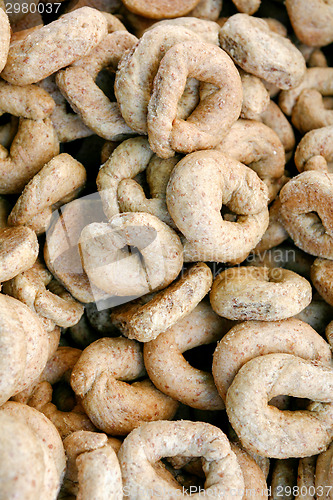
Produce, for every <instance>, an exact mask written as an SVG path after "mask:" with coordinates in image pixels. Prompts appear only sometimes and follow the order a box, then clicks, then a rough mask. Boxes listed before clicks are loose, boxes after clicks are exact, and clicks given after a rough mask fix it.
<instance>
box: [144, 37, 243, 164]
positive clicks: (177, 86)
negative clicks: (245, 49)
mask: <svg viewBox="0 0 333 500" xmlns="http://www.w3.org/2000/svg"><path fill="white" fill-rule="evenodd" d="M198 54H200V55H198ZM188 77H190V78H196V79H197V80H199V81H201V82H206V83H210V84H213V85H215V86H216V87H217V89H216V90H215V91H214V92H213V93H211V94H209V95H208V96H207V97H204V98H203V99H202V100H200V103H199V105H198V106H197V107H196V108H195V110H194V111H193V113H192V114H191V115H190V116H189V117H188V118H187V119H186V120H181V119H178V118H176V115H177V104H178V101H179V100H180V98H181V96H182V94H183V92H184V89H185V85H186V80H187V78H188ZM166 102H167V103H168V104H167V106H166V104H165V103H166ZM241 105H242V85H241V80H240V77H239V73H238V71H237V69H236V68H235V66H234V64H233V62H232V60H231V59H230V58H229V56H228V55H227V54H226V53H225V52H224V51H223V50H221V49H220V48H219V47H217V46H215V45H211V44H206V43H204V42H201V41H187V42H182V43H177V44H175V45H174V46H173V47H171V48H170V49H169V50H168V51H167V53H166V54H165V56H164V57H163V59H162V61H161V62H160V66H159V69H158V71H157V74H156V76H155V79H154V86H153V91H152V95H151V98H150V101H149V105H148V120H147V124H148V139H149V143H150V147H151V149H152V150H153V151H154V152H155V153H156V154H157V155H158V156H160V157H161V158H170V157H171V156H173V155H174V154H175V151H176V152H179V153H191V152H193V151H197V150H199V149H210V148H212V147H215V146H216V145H217V144H218V143H219V142H220V140H221V139H222V137H223V136H225V135H226V133H227V132H228V131H229V129H230V127H231V125H232V124H233V123H234V122H235V121H236V120H237V118H238V117H239V114H240V111H241Z"/></svg>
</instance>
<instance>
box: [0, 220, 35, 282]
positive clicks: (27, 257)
mask: <svg viewBox="0 0 333 500" xmlns="http://www.w3.org/2000/svg"><path fill="white" fill-rule="evenodd" d="M38 251H39V245H38V240H37V237H36V234H35V233H34V232H33V231H32V229H30V228H28V227H15V228H14V227H7V228H6V227H5V228H0V283H1V282H2V281H8V280H10V279H12V278H14V277H15V276H17V275H18V274H20V273H22V272H23V271H27V270H28V269H29V268H30V267H31V266H32V265H33V264H34V263H35V261H36V259H37V256H38Z"/></svg>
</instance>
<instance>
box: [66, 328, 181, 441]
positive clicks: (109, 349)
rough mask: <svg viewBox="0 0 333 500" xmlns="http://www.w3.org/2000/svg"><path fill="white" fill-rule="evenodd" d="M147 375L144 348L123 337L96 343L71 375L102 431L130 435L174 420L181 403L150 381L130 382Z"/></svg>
mask: <svg viewBox="0 0 333 500" xmlns="http://www.w3.org/2000/svg"><path fill="white" fill-rule="evenodd" d="M144 373H145V369H144V364H143V357H142V353H141V351H140V346H139V344H138V343H137V342H135V341H134V340H129V339H125V338H123V337H115V338H104V339H99V340H97V341H96V342H93V343H92V344H90V346H88V347H87V348H86V349H85V350H84V351H83V353H82V355H81V357H80V359H79V361H78V362H77V363H76V365H75V366H74V369H73V371H72V375H71V386H72V388H73V390H74V392H75V393H76V394H77V395H78V396H80V397H81V398H82V404H83V407H84V409H85V411H86V412H87V415H88V416H89V418H90V419H91V421H92V422H93V423H94V424H95V425H96V427H97V428H98V429H101V430H102V431H103V432H107V433H108V434H111V435H126V434H128V433H129V432H131V430H132V429H134V428H135V427H138V426H139V425H141V424H142V423H143V422H147V421H152V420H161V419H169V418H172V417H173V416H174V414H175V412H176V410H177V407H178V403H177V402H176V401H174V400H173V399H171V398H170V397H169V396H166V395H164V394H163V393H161V392H160V391H158V390H157V389H156V388H155V387H154V386H153V384H152V383H151V382H150V380H149V379H145V380H143V381H141V382H135V383H133V384H131V385H129V384H128V383H126V381H130V380H133V379H136V378H139V377H142V376H143V375H144Z"/></svg>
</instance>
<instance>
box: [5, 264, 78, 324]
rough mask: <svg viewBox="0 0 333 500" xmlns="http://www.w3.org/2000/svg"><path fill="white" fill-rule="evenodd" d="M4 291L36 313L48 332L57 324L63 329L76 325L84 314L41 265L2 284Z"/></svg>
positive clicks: (36, 265) (35, 265)
mask: <svg viewBox="0 0 333 500" xmlns="http://www.w3.org/2000/svg"><path fill="white" fill-rule="evenodd" d="M47 287H48V288H47ZM4 292H5V293H7V294H8V295H11V296H12V297H15V298H16V299H18V300H20V301H21V302H23V303H24V304H26V305H27V306H28V307H30V309H31V310H33V311H35V312H36V313H37V314H38V316H39V317H40V318H41V321H42V322H43V324H44V327H45V329H46V330H48V331H50V330H53V329H54V328H55V327H56V325H57V326H61V327H64V328H67V327H69V326H73V325H76V323H78V322H79V320H80V318H81V316H82V314H83V306H82V305H81V304H80V303H79V302H77V301H76V300H75V299H73V297H72V296H71V295H70V294H69V293H68V292H66V290H64V288H63V287H62V286H61V285H59V283H57V281H56V280H55V279H54V278H53V276H52V274H51V273H50V272H49V271H48V270H47V269H46V268H45V267H44V266H43V265H42V264H41V263H40V262H36V263H35V264H34V266H32V267H31V268H30V269H28V270H27V271H25V272H23V273H21V274H19V275H17V276H16V277H15V278H13V279H12V280H10V281H8V282H7V283H5V285H4Z"/></svg>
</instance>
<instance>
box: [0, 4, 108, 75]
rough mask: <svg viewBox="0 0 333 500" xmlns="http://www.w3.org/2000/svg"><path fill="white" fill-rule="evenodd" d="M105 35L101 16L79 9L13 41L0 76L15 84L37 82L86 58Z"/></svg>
mask: <svg viewBox="0 0 333 500" xmlns="http://www.w3.org/2000/svg"><path fill="white" fill-rule="evenodd" d="M106 34H107V22H106V19H105V17H104V15H103V14H102V13H101V12H99V11H98V10H96V9H92V8H90V7H82V8H81V9H78V10H75V11H73V12H70V13H69V14H65V15H64V16H62V17H61V18H59V19H57V20H56V21H53V22H52V23H50V24H47V25H46V26H43V27H42V28H40V29H37V30H34V31H33V32H32V33H30V34H29V35H28V36H27V37H26V38H24V39H23V40H21V41H20V40H19V41H17V42H13V43H12V44H11V46H10V49H9V53H8V59H7V63H6V66H5V68H4V70H3V71H2V73H1V77H2V78H3V79H4V80H6V81H7V82H9V83H13V84H16V85H28V84H30V83H36V82H39V81H41V80H43V79H44V78H46V77H48V76H49V75H51V74H52V73H55V72H56V71H58V70H59V69H61V68H64V67H66V66H68V65H69V64H71V63H72V62H74V61H75V60H76V59H79V58H80V57H83V56H85V55H87V54H88V53H89V52H90V51H91V50H92V49H94V48H95V47H96V46H97V45H98V44H99V43H100V42H101V41H102V39H103V38H104V37H105V36H106Z"/></svg>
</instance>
